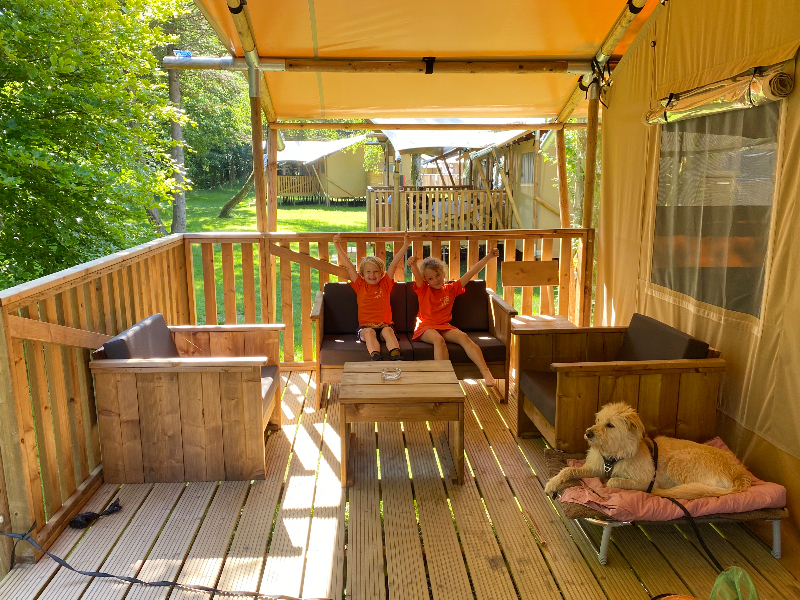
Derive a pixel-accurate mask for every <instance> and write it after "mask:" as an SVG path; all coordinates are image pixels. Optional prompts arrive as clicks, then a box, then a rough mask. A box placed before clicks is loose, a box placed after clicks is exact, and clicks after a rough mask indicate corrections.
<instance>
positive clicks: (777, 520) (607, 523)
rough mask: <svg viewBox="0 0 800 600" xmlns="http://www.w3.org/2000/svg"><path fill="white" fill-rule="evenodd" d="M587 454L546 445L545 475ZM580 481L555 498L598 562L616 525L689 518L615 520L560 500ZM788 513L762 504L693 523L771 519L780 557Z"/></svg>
mask: <svg viewBox="0 0 800 600" xmlns="http://www.w3.org/2000/svg"><path fill="white" fill-rule="evenodd" d="M583 458H586V456H585V455H584V454H566V453H564V452H560V451H558V450H551V449H546V450H545V451H544V459H545V464H546V465H547V470H548V476H549V477H551V478H552V477H555V476H556V475H558V473H559V472H560V471H561V469H563V468H564V467H566V466H568V464H567V461H568V460H570V459H583ZM575 485H580V480H576V479H573V480H570V481H567V482H566V483H565V484H564V486H563V487H562V488H561V489H559V490H558V494H557V496H556V498H554V500H555V501H556V502H558V505H559V506H560V507H561V510H562V511H563V513H564V516H565V517H566V518H568V519H572V520H574V521H575V523H576V524H577V525H578V528H579V529H580V530H581V532H582V533H583V535H584V536H586V539H587V540H588V542H589V543H590V544H591V546H592V548H594V551H595V552H596V553H597V560H598V561H600V564H601V565H605V564H606V563H607V562H608V545H609V543H610V541H611V532H612V531H613V530H614V529H615V528H617V527H624V526H626V525H633V524H637V525H673V524H685V523H687V522H688V519H672V520H669V521H617V520H614V519H612V518H610V517H609V516H608V515H605V514H603V513H601V512H599V511H597V510H594V509H592V508H589V507H588V506H583V505H582V504H576V503H574V502H562V501H561V500H560V499H559V497H560V494H561V493H562V492H563V491H564V490H566V489H567V488H570V487H573V486H575ZM788 516H789V512H788V511H787V510H786V509H785V508H764V509H761V510H751V511H746V512H738V513H722V514H713V515H705V516H702V517H694V521H695V522H696V523H730V522H732V521H733V522H735V521H741V522H744V521H770V522H771V523H772V556H774V557H775V558H780V557H781V521H782V520H783V519H785V518H786V517H788ZM586 523H591V524H592V525H599V526H600V527H602V529H603V535H602V538H601V540H600V547H599V548H598V547H597V544H595V542H594V540H593V539H592V537H591V536H590V535H589V532H588V531H586V528H585V524H586Z"/></svg>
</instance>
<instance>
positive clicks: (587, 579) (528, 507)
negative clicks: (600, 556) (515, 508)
mask: <svg viewBox="0 0 800 600" xmlns="http://www.w3.org/2000/svg"><path fill="white" fill-rule="evenodd" d="M462 385H463V386H464V389H465V390H466V391H467V398H468V400H469V404H470V405H471V407H472V408H473V410H475V412H476V413H477V415H478V418H479V419H480V422H481V425H482V426H483V432H484V434H485V435H486V437H487V439H488V441H489V443H490V444H491V446H492V450H493V451H494V454H495V456H496V457H497V460H499V461H500V464H501V465H502V469H503V472H504V473H505V475H506V478H507V479H508V482H509V484H510V485H511V487H512V489H513V490H514V494H515V495H516V498H517V501H518V502H519V504H520V506H521V507H522V509H523V510H524V511H525V512H526V516H527V518H528V519H532V523H531V525H532V526H533V528H534V531H535V532H536V534H537V536H538V535H541V536H542V537H543V540H544V542H545V543H546V545H545V546H544V547H540V550H541V552H542V555H543V556H544V558H545V560H546V561H547V563H548V564H549V565H550V569H551V570H552V571H553V574H554V575H555V578H556V580H557V581H558V583H559V587H560V588H561V592H562V593H563V594H564V598H566V599H567V600H571V599H575V600H578V599H580V600H584V599H586V600H589V599H593V600H605V594H604V593H603V590H602V589H601V587H600V585H599V584H598V582H597V580H596V579H595V577H594V574H593V573H592V570H591V569H590V568H589V566H588V565H587V564H586V562H585V561H584V560H583V556H582V555H581V552H580V549H579V548H578V547H577V546H576V545H575V542H574V541H573V539H572V537H571V536H570V535H569V532H568V531H567V530H566V529H565V528H564V524H563V523H562V522H561V518H560V517H559V516H558V513H556V511H554V510H553V506H552V504H550V501H549V500H548V499H547V496H546V495H545V493H544V490H543V489H542V487H541V485H540V484H539V481H538V479H536V476H535V475H534V473H533V472H532V471H531V468H530V466H529V465H528V463H527V462H526V461H525V458H524V456H523V455H522V454H521V452H520V450H519V447H518V446H517V443H516V441H515V440H514V438H513V436H512V435H511V432H510V431H509V430H508V428H507V427H506V425H505V423H503V421H502V420H501V419H500V415H499V414H498V413H497V410H496V408H495V405H494V403H493V402H492V400H491V398H489V396H487V395H486V392H485V391H484V389H483V387H482V386H481V385H479V384H477V383H473V384H470V383H468V382H466V381H465V382H463V384H462ZM541 541H542V540H540V542H541Z"/></svg>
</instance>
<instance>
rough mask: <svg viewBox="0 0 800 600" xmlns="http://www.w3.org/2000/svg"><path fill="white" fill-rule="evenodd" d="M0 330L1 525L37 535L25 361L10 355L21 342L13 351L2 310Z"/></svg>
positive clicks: (39, 508) (37, 492)
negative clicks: (24, 377)
mask: <svg viewBox="0 0 800 600" xmlns="http://www.w3.org/2000/svg"><path fill="white" fill-rule="evenodd" d="M0 327H1V328H2V329H3V335H2V336H0V423H2V427H0V454H2V460H3V465H2V467H3V471H2V474H0V497H4V499H5V504H7V506H8V508H7V509H4V507H3V506H2V504H3V503H4V502H3V500H2V499H0V515H4V514H5V511H6V510H7V514H5V516H4V519H9V520H10V523H9V524H8V525H6V524H5V523H4V524H3V525H4V526H7V527H10V529H11V530H13V531H14V532H17V533H20V532H24V531H27V530H28V528H30V526H31V525H32V524H33V522H34V521H37V525H38V526H37V529H36V531H37V532H38V530H39V529H40V528H41V527H42V525H44V521H43V519H44V504H43V501H42V493H41V483H40V481H39V469H38V466H37V464H36V434H35V431H34V428H33V419H32V416H31V411H30V396H29V393H28V389H27V388H28V386H27V379H25V380H24V381H23V380H19V375H20V373H21V374H22V375H23V376H24V374H25V359H24V356H22V355H19V356H16V355H15V354H16V353H15V352H14V351H15V350H17V351H20V350H21V349H22V342H19V343H18V344H15V346H16V348H15V347H14V345H12V343H11V342H12V340H11V334H10V332H9V330H8V327H7V325H6V312H5V310H4V309H3V310H0ZM20 409H22V410H20ZM31 461H33V462H31ZM34 476H35V477H34ZM37 484H38V485H37ZM40 519H41V520H40ZM4 530H5V529H4ZM4 548H5V545H3V546H0V554H2V553H3V552H4ZM17 555H18V556H25V557H33V547H32V546H30V545H29V544H21V545H20V546H18V547H17ZM10 558H11V555H10V554H8V556H3V557H0V577H1V576H2V564H3V563H4V562H5V564H8V561H10ZM4 559H5V560H4Z"/></svg>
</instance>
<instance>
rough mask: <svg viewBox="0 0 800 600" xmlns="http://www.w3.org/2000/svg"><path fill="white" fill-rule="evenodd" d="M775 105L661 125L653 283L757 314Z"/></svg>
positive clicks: (769, 206)
mask: <svg viewBox="0 0 800 600" xmlns="http://www.w3.org/2000/svg"><path fill="white" fill-rule="evenodd" d="M779 107H780V103H779V102H771V103H770V104H766V105H764V106H760V107H757V108H751V109H747V110H736V111H731V112H727V113H721V114H717V115H712V116H708V117H700V118H697V119H687V120H685V121H678V122H676V123H668V124H665V125H663V127H662V133H661V158H660V164H659V173H658V203H657V205H656V223H655V237H654V240H653V265H652V267H653V268H652V276H651V281H652V282H653V283H655V284H658V285H661V286H664V287H667V288H669V289H671V290H675V291H677V292H681V293H683V294H686V295H688V296H691V297H692V298H695V299H696V300H699V301H701V302H706V303H708V304H713V305H715V306H719V307H722V308H725V309H728V310H733V311H737V312H742V313H747V314H750V315H753V316H756V317H758V316H759V311H760V308H761V295H762V290H763V288H764V266H765V261H766V255H767V244H768V239H769V222H770V211H771V209H772V192H773V188H774V183H775V182H774V174H775V153H776V148H777V140H776V138H777V131H778V111H779Z"/></svg>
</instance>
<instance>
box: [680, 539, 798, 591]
mask: <svg viewBox="0 0 800 600" xmlns="http://www.w3.org/2000/svg"><path fill="white" fill-rule="evenodd" d="M678 528H679V529H680V530H681V531H683V533H684V535H685V536H686V537H687V538H688V540H690V541H691V543H692V544H695V545H696V546H697V549H698V552H701V553H703V555H705V553H704V552H703V550H702V549H701V548H700V543H699V542H698V541H697V537H696V536H695V534H694V531H692V528H691V526H690V525H688V524H687V525H679V526H678ZM698 528H699V529H700V533H701V535H702V536H703V540H705V543H706V545H707V546H708V548H709V550H711V552H712V553H713V554H714V556H715V557H716V558H717V560H718V561H719V562H720V564H721V565H722V566H723V567H725V568H726V569H727V568H728V567H732V566H737V567H741V568H742V569H744V570H745V571H747V573H748V574H749V575H750V577H751V579H752V580H753V584H754V585H755V586H756V590H758V596H759V598H761V599H762V600H778V599H783V598H784V596H785V597H786V598H797V597H798V595H797V593H796V592H795V591H794V590H791V588H790V589H785V590H780V591H779V590H778V589H776V587H777V585H780V584H777V585H773V583H777V581H774V580H773V579H772V577H769V576H767V577H765V576H764V575H763V574H762V573H761V572H759V570H758V569H757V568H756V567H754V566H753V565H752V564H750V562H748V560H747V558H749V555H750V554H761V553H762V552H764V550H763V548H758V547H757V546H756V547H754V548H747V550H744V548H742V550H744V551H743V552H742V553H741V554H740V551H739V548H738V544H736V543H728V541H727V540H725V538H723V537H722V536H721V535H720V534H719V533H717V532H716V531H715V530H714V528H713V527H711V525H709V524H698ZM739 541H741V542H742V543H743V544H745V545H746V544H747V542H746V541H745V540H743V539H742V540H739ZM748 550H753V551H755V552H754V553H751V552H749V551H748ZM765 554H766V555H767V556H769V558H770V560H772V561H774V562H775V563H776V564H780V563H778V561H776V560H775V559H774V558H772V556H770V555H769V552H768V551H767V552H765ZM781 568H783V567H781ZM795 587H800V586H797V582H796V581H795Z"/></svg>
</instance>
